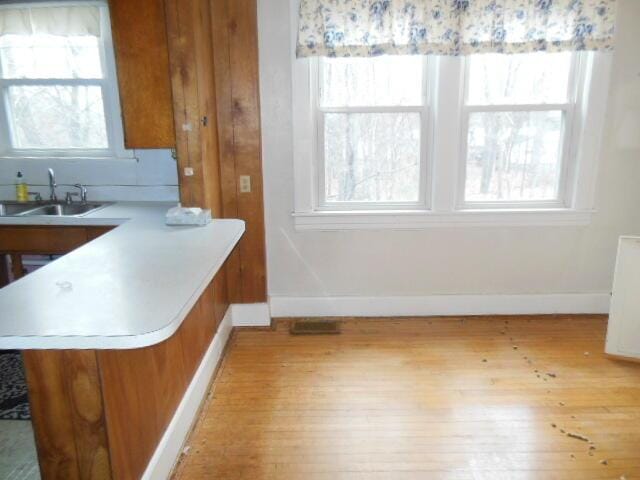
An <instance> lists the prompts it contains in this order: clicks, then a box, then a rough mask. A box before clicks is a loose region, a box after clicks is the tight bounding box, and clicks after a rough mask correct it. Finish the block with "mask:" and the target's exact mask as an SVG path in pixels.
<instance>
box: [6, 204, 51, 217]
mask: <svg viewBox="0 0 640 480" xmlns="http://www.w3.org/2000/svg"><path fill="white" fill-rule="evenodd" d="M41 205H42V204H41V203H37V202H21V203H19V202H0V217H15V216H16V215H20V214H22V213H23V212H26V211H28V210H33V209H34V208H37V207H39V206H41Z"/></svg>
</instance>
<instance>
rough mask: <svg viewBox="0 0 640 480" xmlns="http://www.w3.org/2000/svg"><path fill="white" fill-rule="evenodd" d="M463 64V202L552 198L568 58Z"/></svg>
mask: <svg viewBox="0 0 640 480" xmlns="http://www.w3.org/2000/svg"><path fill="white" fill-rule="evenodd" d="M468 61H469V68H468V77H467V85H468V86H467V89H468V90H467V91H468V95H467V109H468V132H467V152H466V165H465V174H466V176H465V190H464V195H465V197H464V199H465V201H467V202H521V201H553V200H558V196H559V185H560V177H561V171H562V157H563V155H562V148H563V142H564V136H563V133H564V130H565V128H564V124H565V115H566V109H567V108H568V107H569V106H568V101H569V100H568V98H569V92H568V85H569V76H570V70H571V62H572V57H571V54H570V53H551V54H549V53H535V54H518V55H498V54H489V55H473V56H471V57H470V58H469V60H468Z"/></svg>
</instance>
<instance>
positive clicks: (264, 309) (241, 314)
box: [231, 303, 271, 327]
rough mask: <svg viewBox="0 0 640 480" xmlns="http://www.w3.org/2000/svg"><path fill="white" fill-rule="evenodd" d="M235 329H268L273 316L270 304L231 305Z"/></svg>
mask: <svg viewBox="0 0 640 480" xmlns="http://www.w3.org/2000/svg"><path fill="white" fill-rule="evenodd" d="M231 312H232V318H233V326H234V327H268V326H269V325H271V315H270V313H269V304H268V303H234V304H233V305H231Z"/></svg>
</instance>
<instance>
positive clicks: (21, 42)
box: [0, 1, 123, 158]
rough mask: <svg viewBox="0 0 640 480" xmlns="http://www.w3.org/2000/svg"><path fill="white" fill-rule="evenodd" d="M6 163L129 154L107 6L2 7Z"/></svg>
mask: <svg viewBox="0 0 640 480" xmlns="http://www.w3.org/2000/svg"><path fill="white" fill-rule="evenodd" d="M0 17H1V18H0V19H1V20H2V22H0V140H1V142H0V144H1V146H0V156H5V157H21V158H24V157H47V158H51V157H115V156H118V154H120V153H122V150H123V149H122V126H121V123H120V116H119V107H118V98H117V87H116V81H115V61H114V58H113V51H112V45H111V38H110V28H109V18H108V9H107V5H106V3H104V2H96V1H91V2H82V3H80V2H78V3H74V2H60V3H55V2H54V3H49V4H9V5H2V6H0Z"/></svg>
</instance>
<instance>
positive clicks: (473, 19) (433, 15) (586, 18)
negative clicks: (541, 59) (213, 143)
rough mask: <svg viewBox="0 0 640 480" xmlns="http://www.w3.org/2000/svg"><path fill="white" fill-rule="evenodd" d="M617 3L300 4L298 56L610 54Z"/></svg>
mask: <svg viewBox="0 0 640 480" xmlns="http://www.w3.org/2000/svg"><path fill="white" fill-rule="evenodd" d="M614 28H615V0H301V3H300V15H299V26H298V44H297V48H296V54H297V56H298V57H308V56H330V57H334V56H337V57H350V56H375V55H392V54H397V55H406V54H413V55H426V54H437V55H466V54H470V53H489V52H499V53H524V52H536V51H567V50H570V51H571V50H611V49H612V48H613V34H614Z"/></svg>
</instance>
